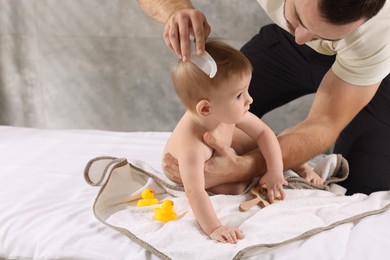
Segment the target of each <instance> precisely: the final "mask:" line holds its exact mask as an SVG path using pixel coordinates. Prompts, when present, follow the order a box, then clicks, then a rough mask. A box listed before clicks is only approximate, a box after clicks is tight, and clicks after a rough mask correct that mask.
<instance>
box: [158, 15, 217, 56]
mask: <svg viewBox="0 0 390 260" xmlns="http://www.w3.org/2000/svg"><path fill="white" fill-rule="evenodd" d="M210 32H211V28H210V25H209V24H208V22H207V20H206V17H205V15H204V14H203V13H202V12H200V11H199V10H197V9H182V10H179V11H177V12H175V13H173V14H172V15H171V16H170V17H169V18H168V20H167V22H166V23H165V28H164V35H163V36H164V41H165V44H166V45H167V46H168V47H169V48H171V49H172V50H174V51H175V53H176V54H177V55H178V57H179V58H180V59H183V61H188V60H189V59H190V35H193V36H194V37H195V45H196V48H197V54H198V55H200V54H202V53H203V52H204V49H205V42H206V39H207V37H208V36H209V34H210Z"/></svg>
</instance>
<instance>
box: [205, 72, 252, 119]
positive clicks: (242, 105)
mask: <svg viewBox="0 0 390 260" xmlns="http://www.w3.org/2000/svg"><path fill="white" fill-rule="evenodd" d="M250 80H251V73H250V72H248V73H245V74H238V75H234V76H232V77H230V78H228V79H226V80H225V81H223V82H221V84H222V85H221V86H219V88H218V90H217V91H215V93H213V95H212V98H211V103H212V106H213V113H214V115H215V116H216V117H217V119H218V120H219V121H221V122H224V123H228V124H236V123H238V122H240V120H241V119H242V118H243V116H244V115H245V114H246V113H247V112H248V110H249V106H250V104H252V102H253V99H252V97H251V96H250V95H249V92H248V88H249V83H250Z"/></svg>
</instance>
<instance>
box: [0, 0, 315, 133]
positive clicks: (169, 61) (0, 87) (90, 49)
mask: <svg viewBox="0 0 390 260" xmlns="http://www.w3.org/2000/svg"><path fill="white" fill-rule="evenodd" d="M193 3H194V5H195V6H196V7H198V8H199V9H200V10H203V11H204V12H205V14H206V16H207V18H208V21H209V23H210V24H211V26H212V34H211V36H213V37H220V38H223V39H225V40H226V41H228V42H229V43H230V44H232V45H233V46H235V47H237V48H240V47H241V46H242V45H243V44H244V43H245V42H246V41H247V40H249V39H250V38H251V36H252V35H253V34H255V33H256V32H257V31H258V30H259V28H260V26H261V25H263V24H267V23H269V22H270V20H269V19H268V17H267V16H266V15H265V14H264V13H263V11H262V9H261V7H260V6H259V5H258V4H257V2H256V1H255V0H229V1H227V0H214V1H207V0H199V1H193ZM162 29H163V25H162V24H160V23H158V22H156V21H154V20H152V19H151V18H149V17H147V16H146V15H145V14H144V13H143V12H142V10H141V8H140V7H139V6H138V3H137V1H136V0H109V1H107V0H66V1H65V0H34V1H32V0H1V1H0V124H2V125H15V126H28V127H38V128H78V129H80V128H83V129H84V128H86V129H103V130H114V131H170V130H172V128H173V127H174V126H175V124H176V122H177V121H178V119H179V118H180V116H181V115H182V113H183V111H184V110H183V107H182V105H181V104H180V102H179V100H178V99H177V97H176V95H175V93H174V90H173V87H172V84H171V80H170V78H169V70H170V67H171V66H172V65H173V64H174V63H175V62H176V56H175V55H174V53H173V52H171V51H170V50H169V49H168V48H166V46H165V44H164V41H163V39H162ZM311 98H312V97H311V96H309V97H306V98H303V99H300V100H297V101H294V102H293V103H290V104H288V105H287V106H284V107H282V108H279V109H277V110H276V111H273V112H271V113H270V114H268V115H266V116H265V117H264V121H266V122H267V123H268V124H269V125H271V127H272V128H274V129H275V131H277V132H279V131H280V130H282V129H283V128H285V127H286V126H289V125H291V124H293V123H294V122H296V121H298V120H299V119H301V118H303V117H304V115H305V114H306V112H307V109H308V104H309V103H310V100H311Z"/></svg>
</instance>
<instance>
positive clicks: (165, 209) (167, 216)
mask: <svg viewBox="0 0 390 260" xmlns="http://www.w3.org/2000/svg"><path fill="white" fill-rule="evenodd" d="M176 216H177V214H176V212H174V211H173V201H172V200H164V201H163V203H162V204H161V208H155V209H154V218H155V219H156V220H159V221H161V222H168V221H170V220H174V219H176Z"/></svg>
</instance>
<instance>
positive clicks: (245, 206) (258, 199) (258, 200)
mask: <svg viewBox="0 0 390 260" xmlns="http://www.w3.org/2000/svg"><path fill="white" fill-rule="evenodd" d="M260 190H261V191H262V194H267V188H265V187H260V185H259V186H257V187H256V188H252V189H251V190H250V191H249V193H250V194H251V195H252V196H254V197H255V198H254V199H251V200H247V201H245V202H242V203H241V204H240V207H239V209H240V211H241V212H244V211H248V210H249V209H251V208H252V207H253V206H255V205H257V204H258V205H259V206H260V207H261V208H264V207H267V206H268V205H269V202H268V201H267V200H265V199H263V196H264V197H266V195H263V196H262V194H260ZM277 200H279V199H278V197H277V199H275V201H277Z"/></svg>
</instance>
